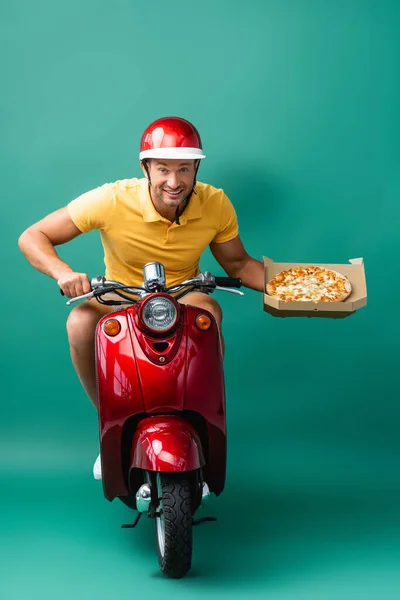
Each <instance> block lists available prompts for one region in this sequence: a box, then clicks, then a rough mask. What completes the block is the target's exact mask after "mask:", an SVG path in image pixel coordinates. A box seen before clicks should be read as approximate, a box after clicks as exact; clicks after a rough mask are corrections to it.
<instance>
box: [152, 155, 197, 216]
mask: <svg viewBox="0 0 400 600" xmlns="http://www.w3.org/2000/svg"><path fill="white" fill-rule="evenodd" d="M147 164H148V167H149V173H150V179H151V191H152V194H154V195H155V197H156V200H158V201H159V202H161V203H162V204H163V205H165V206H167V207H168V208H176V207H177V206H179V205H180V204H181V203H182V202H183V200H184V199H185V198H186V197H187V196H189V194H190V192H191V191H192V188H193V182H194V176H195V169H196V166H197V161H196V160H181V159H164V158H163V159H158V158H152V159H151V160H149V161H148V162H147ZM142 168H143V167H142ZM143 172H144V173H145V171H143Z"/></svg>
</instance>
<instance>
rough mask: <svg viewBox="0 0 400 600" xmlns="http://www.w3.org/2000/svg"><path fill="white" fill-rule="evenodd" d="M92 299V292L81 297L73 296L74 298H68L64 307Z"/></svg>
mask: <svg viewBox="0 0 400 600" xmlns="http://www.w3.org/2000/svg"><path fill="white" fill-rule="evenodd" d="M93 297H94V291H92V292H89V293H88V294H83V296H75V298H70V299H69V300H68V302H66V305H67V306H69V305H70V304H73V303H74V302H78V300H83V299H84V298H93Z"/></svg>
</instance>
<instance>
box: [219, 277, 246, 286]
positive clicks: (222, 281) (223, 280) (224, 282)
mask: <svg viewBox="0 0 400 600" xmlns="http://www.w3.org/2000/svg"><path fill="white" fill-rule="evenodd" d="M215 283H216V284H217V285H219V286H221V287H233V288H240V287H242V280H241V279H235V278H234V277H216V278H215Z"/></svg>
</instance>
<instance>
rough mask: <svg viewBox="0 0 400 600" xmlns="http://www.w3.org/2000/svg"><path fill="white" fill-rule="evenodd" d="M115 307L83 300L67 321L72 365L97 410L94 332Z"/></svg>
mask: <svg viewBox="0 0 400 600" xmlns="http://www.w3.org/2000/svg"><path fill="white" fill-rule="evenodd" d="M116 308H117V307H116V306H107V305H104V304H99V302H97V301H96V300H85V301H83V302H82V303H81V304H79V305H78V306H76V307H75V308H74V309H72V310H71V312H70V314H69V316H68V319H67V332H68V341H69V346H70V353H71V359H72V363H73V365H74V368H75V371H76V373H77V375H78V377H79V380H80V382H81V384H82V386H83V388H84V390H85V392H86V393H87V395H88V396H89V398H90V400H91V401H92V404H93V406H94V407H95V408H96V409H97V391H96V371H95V348H94V344H95V331H96V325H97V323H98V322H99V320H100V319H101V317H103V316H104V315H106V314H107V313H109V312H112V311H114V310H115V309H116Z"/></svg>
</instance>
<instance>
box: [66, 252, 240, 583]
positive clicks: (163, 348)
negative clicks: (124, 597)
mask: <svg viewBox="0 0 400 600" xmlns="http://www.w3.org/2000/svg"><path fill="white" fill-rule="evenodd" d="M143 274H144V282H143V287H139V288H138V287H130V286H126V285H123V284H121V283H118V282H116V281H106V280H105V279H104V278H103V277H97V278H95V279H92V280H91V288H92V291H91V292H90V293H89V294H85V295H84V296H79V297H77V298H72V299H70V300H69V301H68V302H67V304H68V305H69V304H71V303H72V302H75V301H77V300H80V299H83V298H88V297H95V298H96V299H97V300H98V301H99V302H101V303H103V304H110V305H119V304H121V305H122V304H126V305H128V307H126V308H118V307H117V308H116V310H115V311H113V312H112V313H109V314H107V315H105V316H104V317H102V318H101V319H100V321H99V323H98V325H97V329H96V377H97V394H98V407H99V427H100V455H101V467H102V482H103V490H104V495H105V497H106V498H107V499H108V500H109V501H112V500H113V499H114V498H119V499H120V500H121V501H122V502H124V503H125V504H126V505H127V506H129V507H130V508H133V509H135V510H137V511H138V515H137V518H136V521H135V522H134V523H133V524H132V525H123V526H122V527H135V526H136V525H137V523H138V521H139V519H140V517H141V515H142V514H143V513H147V515H148V516H149V517H150V518H152V519H154V521H155V531H156V541H157V554H158V561H159V565H160V569H161V571H162V572H163V573H165V574H166V575H167V576H169V577H172V578H181V577H183V576H184V575H185V574H186V573H187V572H188V570H189V569H190V567H191V561H192V526H193V525H196V524H198V523H199V522H201V521H202V520H214V519H212V518H205V519H199V520H197V521H196V520H195V519H194V514H195V512H196V510H197V509H198V508H199V507H200V506H201V505H203V504H204V503H205V502H206V500H207V499H208V498H209V495H210V493H214V494H215V495H216V496H218V495H219V494H221V492H222V491H223V489H224V483H225V472H226V422H225V387H224V374H223V356H222V349H221V340H220V335H219V330H218V326H217V323H216V321H215V319H214V317H213V316H212V314H211V313H209V312H208V311H206V310H203V309H200V308H197V307H195V306H190V305H183V304H180V303H178V302H177V300H178V299H179V298H181V297H182V296H184V295H185V294H187V293H188V292H190V291H193V290H196V289H197V290H203V291H205V292H208V293H212V292H213V291H214V290H216V289H217V290H219V289H221V290H225V291H230V292H233V293H236V294H240V295H243V292H239V291H236V290H232V289H229V288H231V287H237V288H238V287H240V286H241V281H240V279H232V278H230V277H214V276H213V275H212V274H211V273H209V272H205V273H201V274H200V275H198V276H197V277H194V278H193V279H189V280H187V281H184V282H183V283H182V284H180V285H176V286H174V287H170V288H166V286H165V271H164V267H163V265H162V264H160V263H148V264H147V265H145V267H144V268H143ZM220 286H224V287H220ZM109 292H113V293H114V294H115V295H116V297H119V298H120V299H118V300H111V301H110V300H106V299H105V298H103V296H104V294H107V293H109Z"/></svg>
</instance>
